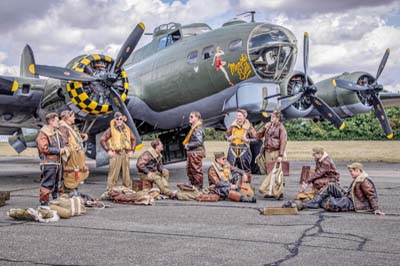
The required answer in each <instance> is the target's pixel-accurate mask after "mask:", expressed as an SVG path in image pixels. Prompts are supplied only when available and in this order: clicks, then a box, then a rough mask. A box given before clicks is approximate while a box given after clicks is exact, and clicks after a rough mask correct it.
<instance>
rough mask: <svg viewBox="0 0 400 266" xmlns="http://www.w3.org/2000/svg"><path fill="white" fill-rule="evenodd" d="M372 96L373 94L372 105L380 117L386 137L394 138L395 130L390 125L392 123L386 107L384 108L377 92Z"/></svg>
mask: <svg viewBox="0 0 400 266" xmlns="http://www.w3.org/2000/svg"><path fill="white" fill-rule="evenodd" d="M371 96H372V105H373V106H374V111H375V116H376V118H378V120H379V123H381V126H382V128H383V131H384V132H385V134H386V137H387V138H388V139H392V138H393V131H392V128H391V127H390V123H389V120H388V118H387V115H386V112H385V108H383V105H382V102H381V100H379V98H378V97H377V96H376V95H375V94H373V95H371Z"/></svg>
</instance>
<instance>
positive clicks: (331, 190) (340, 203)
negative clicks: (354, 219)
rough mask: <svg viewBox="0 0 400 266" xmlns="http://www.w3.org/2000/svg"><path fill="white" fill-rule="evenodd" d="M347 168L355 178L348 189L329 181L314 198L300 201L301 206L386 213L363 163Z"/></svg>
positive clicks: (329, 209) (378, 213)
mask: <svg viewBox="0 0 400 266" xmlns="http://www.w3.org/2000/svg"><path fill="white" fill-rule="evenodd" d="M347 168H348V169H349V172H350V175H351V177H352V178H353V182H352V183H351V185H350V188H349V190H348V191H344V189H342V188H341V187H340V186H339V185H338V184H337V183H329V184H328V186H327V187H326V188H325V189H322V190H321V191H320V193H319V194H317V195H316V196H315V197H314V198H313V199H312V200H310V201H304V202H303V203H300V204H299V205H300V206H299V207H300V208H310V209H316V208H319V207H322V208H324V209H326V210H328V211H356V212H374V214H377V215H385V213H384V212H382V211H380V210H379V209H378V195H377V192H376V188H375V185H374V183H373V182H372V180H371V179H370V178H369V177H368V174H367V173H366V172H364V171H363V169H362V168H363V165H362V164H361V163H353V164H351V165H348V166H347ZM301 205H302V206H301Z"/></svg>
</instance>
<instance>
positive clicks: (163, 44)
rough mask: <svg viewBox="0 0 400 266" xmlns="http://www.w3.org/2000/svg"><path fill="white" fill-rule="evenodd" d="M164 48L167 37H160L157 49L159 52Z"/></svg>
mask: <svg viewBox="0 0 400 266" xmlns="http://www.w3.org/2000/svg"><path fill="white" fill-rule="evenodd" d="M165 46H167V36H165V37H162V38H161V39H160V41H159V43H158V49H159V50H161V49H163V48H164V47H165Z"/></svg>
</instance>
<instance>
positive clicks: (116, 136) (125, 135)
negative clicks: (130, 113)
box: [108, 120, 132, 151]
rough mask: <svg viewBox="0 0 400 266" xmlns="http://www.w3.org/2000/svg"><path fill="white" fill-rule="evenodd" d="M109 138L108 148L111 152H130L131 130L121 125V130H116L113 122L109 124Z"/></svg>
mask: <svg viewBox="0 0 400 266" xmlns="http://www.w3.org/2000/svg"><path fill="white" fill-rule="evenodd" d="M110 128H111V138H110V139H109V140H108V141H109V143H108V144H109V147H110V149H111V150H113V151H119V150H130V149H131V145H132V143H131V130H130V129H129V127H128V126H127V125H126V124H125V123H123V124H122V130H120V129H118V128H117V126H116V123H115V121H114V120H111V122H110Z"/></svg>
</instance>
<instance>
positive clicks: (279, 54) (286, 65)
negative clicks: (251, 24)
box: [248, 24, 297, 82]
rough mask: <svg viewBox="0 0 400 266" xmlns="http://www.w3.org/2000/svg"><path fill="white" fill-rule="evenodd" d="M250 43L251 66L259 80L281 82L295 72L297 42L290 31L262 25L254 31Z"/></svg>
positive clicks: (279, 27)
mask: <svg viewBox="0 0 400 266" xmlns="http://www.w3.org/2000/svg"><path fill="white" fill-rule="evenodd" d="M248 42H249V43H248V54H249V57H250V61H251V65H252V67H253V70H254V72H255V73H256V74H257V76H258V77H259V78H261V79H263V80H266V81H275V82H279V81H281V80H282V79H284V78H285V77H286V75H287V74H288V73H290V72H291V71H292V70H293V68H294V65H295V63H296V55H297V46H296V45H297V40H296V37H295V36H294V34H293V33H292V32H291V31H289V30H288V29H286V28H284V27H281V26H277V25H272V24H262V25H259V26H257V27H256V28H255V29H254V30H253V31H252V33H251V34H250V36H249V41H248Z"/></svg>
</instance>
